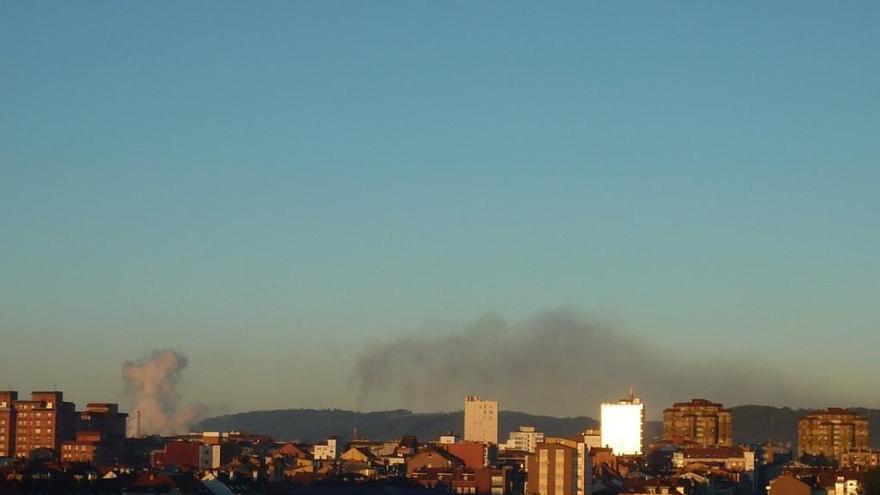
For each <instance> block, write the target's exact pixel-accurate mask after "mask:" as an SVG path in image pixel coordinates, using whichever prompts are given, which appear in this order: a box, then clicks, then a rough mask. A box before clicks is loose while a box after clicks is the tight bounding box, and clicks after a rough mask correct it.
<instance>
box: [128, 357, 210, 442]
mask: <svg viewBox="0 0 880 495" xmlns="http://www.w3.org/2000/svg"><path fill="white" fill-rule="evenodd" d="M186 366H187V359H186V356H184V355H182V354H179V353H177V352H175V351H171V350H156V351H153V353H152V354H151V355H150V356H149V357H147V358H144V359H141V360H139V361H136V362H132V361H126V362H125V363H123V365H122V377H123V378H124V380H125V386H126V393H128V394H130V395H131V396H132V397H133V398H134V408H133V411H132V417H131V418H130V419H129V435H134V434H135V433H137V432H136V429H137V411H140V414H141V418H140V433H141V434H142V435H151V434H160V435H169V434H174V433H185V432H188V431H189V427H190V425H192V424H193V423H195V422H196V421H198V420H199V419H201V417H202V416H204V414H205V412H206V411H207V408H206V407H205V406H203V405H201V404H193V405H190V406H187V407H184V408H180V399H181V398H180V395H179V394H178V393H177V382H178V381H179V380H180V374H181V372H182V371H183V370H184V368H186Z"/></svg>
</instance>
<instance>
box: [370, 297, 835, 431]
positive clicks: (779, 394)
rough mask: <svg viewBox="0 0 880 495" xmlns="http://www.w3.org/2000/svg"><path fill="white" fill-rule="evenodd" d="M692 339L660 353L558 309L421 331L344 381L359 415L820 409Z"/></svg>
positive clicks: (744, 361) (377, 353)
mask: <svg viewBox="0 0 880 495" xmlns="http://www.w3.org/2000/svg"><path fill="white" fill-rule="evenodd" d="M698 339H699V337H698V335H695V337H694V340H693V341H692V342H690V343H689V342H681V343H679V344H680V345H678V346H676V348H675V350H674V351H666V350H663V349H661V348H659V347H652V346H650V345H648V344H646V343H645V341H644V339H641V340H640V339H637V338H635V337H633V336H631V335H627V334H625V333H622V332H618V331H615V330H614V329H612V328H611V327H610V326H608V325H605V324H603V323H601V322H597V321H594V320H592V319H589V318H586V317H584V316H582V315H580V314H578V313H576V312H574V311H571V310H567V309H557V310H550V311H544V312H541V313H538V314H537V315H535V316H534V317H532V318H530V319H529V320H527V321H525V322H521V323H517V324H513V325H510V324H508V323H507V322H505V321H504V320H503V319H502V318H500V317H498V316H495V315H489V316H485V317H482V318H480V319H479V320H478V321H476V322H475V323H473V324H471V325H469V326H467V327H466V328H459V329H456V330H453V331H451V332H450V331H448V330H446V331H444V330H439V331H437V330H435V331H430V332H427V331H423V332H421V333H419V334H411V335H406V336H403V337H401V338H399V339H397V340H394V341H390V342H379V343H374V344H372V345H369V346H367V348H365V349H364V350H363V352H361V353H360V355H359V356H358V359H357V361H356V363H355V367H354V374H353V380H354V382H355V383H356V384H357V390H358V393H357V396H358V401H359V406H360V407H363V408H371V407H387V405H388V404H389V403H397V404H400V405H401V406H402V407H406V408H410V409H415V410H418V411H437V410H451V409H455V410H457V409H461V407H462V401H463V397H464V396H465V395H467V394H478V395H482V396H483V397H484V398H492V399H497V400H500V401H501V403H502V407H503V408H505V409H515V410H523V411H528V412H533V413H542V414H570V415H588V416H594V417H595V416H596V415H597V414H598V412H599V404H600V403H601V402H605V401H609V400H616V399H619V398H622V397H623V396H625V395H627V393H628V390H629V388H630V387H635V389H636V393H637V394H638V395H639V396H641V397H642V398H643V399H644V400H645V403H646V405H647V407H648V410H649V414H651V415H652V416H656V415H657V414H659V411H660V409H661V408H663V407H668V406H669V405H671V404H672V403H673V402H678V401H684V400H689V399H691V398H695V397H704V398H708V399H712V400H716V401H723V402H724V403H725V404H726V405H730V406H733V405H738V404H755V403H758V404H768V405H790V406H799V405H820V404H822V396H820V394H824V398H825V399H826V400H827V399H828V392H829V390H828V389H823V387H821V386H820V385H819V384H818V383H816V379H815V378H816V377H812V378H813V379H812V380H811V377H807V376H804V375H803V373H801V374H799V375H798V376H796V377H795V376H792V375H791V374H788V373H786V372H785V371H782V370H780V369H778V367H776V366H774V365H772V364H767V363H761V362H759V361H757V360H756V359H754V358H752V357H749V356H730V355H725V352H729V351H727V350H725V349H718V350H717V353H716V354H717V356H718V357H712V356H711V355H710V356H705V355H701V354H703V353H701V352H700V351H698V350H697V349H695V348H694V347H697V346H694V343H696V342H698ZM722 356H724V357H722ZM829 387H831V385H830V384H829ZM833 389H834V388H833V387H832V390H833Z"/></svg>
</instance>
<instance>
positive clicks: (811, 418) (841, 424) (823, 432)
mask: <svg viewBox="0 0 880 495" xmlns="http://www.w3.org/2000/svg"><path fill="white" fill-rule="evenodd" d="M869 447H870V445H869V444H868V418H865V417H863V416H859V415H858V414H856V413H854V412H852V411H847V410H846V409H841V408H837V407H832V408H828V409H826V410H824V411H814V412H812V413H810V414H808V415H807V416H804V417H803V418H801V419H800V420H799V421H798V457H801V456H803V455H810V456H824V457H826V458H829V459H833V460H835V461H837V462H840V461H841V460H842V458H843V454H844V453H845V452H847V451H850V450H856V449H867V448H869Z"/></svg>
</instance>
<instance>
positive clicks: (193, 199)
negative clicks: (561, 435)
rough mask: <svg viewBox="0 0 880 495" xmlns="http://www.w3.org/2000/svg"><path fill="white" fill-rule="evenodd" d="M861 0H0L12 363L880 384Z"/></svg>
mask: <svg viewBox="0 0 880 495" xmlns="http://www.w3.org/2000/svg"><path fill="white" fill-rule="evenodd" d="M878 19H880V4H878V3H877V2H868V1H856V2H848V3H846V4H828V3H823V2H813V1H798V2H774V3H766V2H757V1H746V2H738V3H732V4H706V3H696V2H692V3H676V4H665V3H633V4H619V3H614V2H579V3H561V4H556V5H543V4H536V3H531V2H519V1H515V2H506V3H504V4H499V3H492V2H459V1H451V2H442V3H441V2H399V1H387V2H370V3H351V2H335V1H326V2H265V3H260V4H246V3H240V2H229V1H218V2H211V3H203V4H200V3H190V2H187V3H174V2H124V3H116V2H94V3H88V4H83V3H78V2H55V1H47V2H4V3H2V4H0V108H2V111H0V232H2V234H0V274H2V275H0V382H5V383H0V388H6V387H12V388H14V389H17V390H19V391H20V392H21V393H23V394H27V393H29V392H30V391H31V390H36V389H45V388H48V389H52V388H55V387H57V389H59V390H63V391H64V392H65V393H66V394H67V396H68V397H70V398H71V399H73V400H76V401H77V402H78V403H79V404H85V403H86V402H90V401H119V402H121V403H122V404H123V405H124V406H125V407H131V405H132V404H133V403H134V402H138V401H140V402H139V403H142V404H146V405H148V406H149V407H151V408H153V409H154V410H156V411H162V412H161V414H160V416H161V418H160V420H159V423H157V425H158V424H162V425H165V426H167V427H170V426H173V425H175V424H182V423H185V422H186V421H189V419H190V418H191V417H193V416H196V415H198V414H201V411H202V410H203V409H205V408H206V409H205V410H207V411H208V413H209V414H211V413H216V412H220V411H244V410H251V409H273V408H286V407H297V406H306V407H313V406H314V407H337V408H343V409H354V408H373V409H394V408H398V407H404V408H408V409H413V410H419V409H431V408H450V407H459V406H458V404H459V403H460V402H461V396H463V395H464V393H474V394H479V395H483V396H485V397H494V398H498V399H499V400H501V402H502V407H505V408H506V407H509V408H511V409H522V410H529V412H535V413H553V414H565V415H587V416H595V415H597V414H598V407H599V402H598V401H601V400H614V399H616V398H619V396H621V395H622V394H624V393H625V392H626V391H627V390H628V388H629V386H633V387H635V388H636V390H637V392H639V393H640V394H641V395H643V396H644V397H645V399H646V401H647V402H648V404H649V408H650V409H651V410H653V411H654V412H653V413H652V414H656V411H658V410H659V403H660V402H665V401H668V402H669V403H672V402H674V401H680V400H687V399H689V398H691V397H697V396H705V397H706V398H709V399H713V400H716V401H720V402H724V403H725V404H729V405H733V403H734V402H736V401H743V400H746V401H747V400H750V399H749V397H755V399H754V401H755V402H760V401H768V402H772V401H776V403H771V404H769V405H786V406H791V407H800V406H805V407H825V406H831V405H840V406H859V407H874V408H880V381H878V380H876V379H874V378H875V377H877V376H880V360H877V359H876V349H877V348H878V346H880V331H878V328H880V314H878V311H877V309H876V307H877V301H878V300H880V297H878V296H880V257H878V256H877V253H878V252H880V214H878V213H880V194H877V191H878V186H880V141H878V139H877V136H876V134H877V130H878V129H880V120H878V119H880V92H878V88H880V64H877V62H876V58H877V57H876V54H877V53H878V52H880V39H878V38H880V31H878V30H877V29H876V24H877V20H878ZM162 349H171V350H174V351H177V352H179V353H180V354H181V355H185V356H186V358H187V359H185V360H179V359H177V358H174V359H171V358H170V357H169V356H165V357H166V358H168V359H169V361H168V364H167V368H162V370H164V371H162V372H163V373H168V375H167V376H169V377H173V383H174V384H175V385H174V387H171V389H169V390H170V391H167V390H166V391H165V392H162V393H157V392H156V391H157V390H165V389H163V388H162V387H164V386H165V385H162V387H158V388H157V386H156V384H157V383H160V382H156V381H151V380H154V379H155V380H164V379H165V378H164V377H158V378H156V377H153V376H152V375H150V374H149V373H147V372H145V371H144V370H146V369H147V368H143V367H142V366H143V363H142V360H143V359H145V358H149V357H150V356H152V355H153V354H152V353H153V351H155V350H162ZM559 356H562V358H559ZM124 365H125V369H126V370H127V371H126V373H127V374H126V379H125V380H124V379H123V366H124ZM184 365H185V368H184V367H183V366H184ZM150 369H152V368H150ZM157 369H158V368H157ZM433 377H436V378H437V379H438V380H439V381H438V383H442V384H443V386H442V388H443V390H439V389H438V390H430V391H429V390H426V389H425V388H424V387H423V384H424V383H426V382H427V381H428V380H430V379H432V378H433ZM161 383H165V382H161ZM548 383H563V384H564V386H565V387H568V390H572V391H574V393H573V394H572V395H570V396H565V397H562V398H557V397H554V396H553V391H554V390H553V389H552V388H551V387H548V386H547V384H548ZM471 388H474V389H476V390H471ZM126 390H129V391H131V390H142V391H148V392H150V391H151V392H150V393H154V392H156V393H157V394H156V395H153V396H150V397H147V398H145V397H139V398H137V399H135V398H134V396H133V395H132V394H126ZM178 396H179V399H177V397H178ZM170 400H175V401H177V402H175V405H174V407H172V408H171V409H170V411H171V412H168V411H169V410H166V409H164V408H165V407H166V404H167V401H170ZM144 401H145V402H144ZM788 402H792V403H788ZM655 405H656V406H655ZM413 406H414V407H413ZM655 407H656V408H657V409H654V408H655ZM169 425H170V426H169ZM158 427H159V426H157V428H158Z"/></svg>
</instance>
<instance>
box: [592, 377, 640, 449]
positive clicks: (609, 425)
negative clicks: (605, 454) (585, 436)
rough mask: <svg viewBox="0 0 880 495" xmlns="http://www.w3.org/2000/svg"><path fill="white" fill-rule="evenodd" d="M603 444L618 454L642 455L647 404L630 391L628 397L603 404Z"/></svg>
mask: <svg viewBox="0 0 880 495" xmlns="http://www.w3.org/2000/svg"><path fill="white" fill-rule="evenodd" d="M601 417H602V419H601V421H602V425H601V428H602V433H601V438H602V446H603V447H611V449H612V450H613V452H614V453H615V454H617V455H641V454H642V445H643V438H642V437H643V432H644V426H645V405H644V404H643V403H642V400H641V399H639V398H638V397H636V396H635V394H633V393H632V391H630V396H629V398H627V399H621V400H619V401H617V402H616V403H610V402H606V403H603V404H602V416H601Z"/></svg>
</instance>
